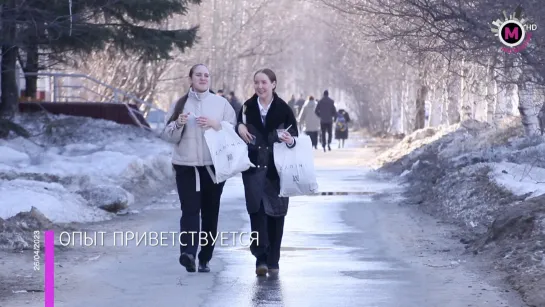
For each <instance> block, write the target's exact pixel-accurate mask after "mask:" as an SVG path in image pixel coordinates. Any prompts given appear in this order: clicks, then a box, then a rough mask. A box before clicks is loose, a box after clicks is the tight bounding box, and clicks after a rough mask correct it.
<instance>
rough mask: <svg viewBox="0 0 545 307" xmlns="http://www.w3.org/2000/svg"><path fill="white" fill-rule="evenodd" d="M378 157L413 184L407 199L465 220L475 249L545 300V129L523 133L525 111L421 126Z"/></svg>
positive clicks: (534, 298)
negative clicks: (494, 119)
mask: <svg viewBox="0 0 545 307" xmlns="http://www.w3.org/2000/svg"><path fill="white" fill-rule="evenodd" d="M377 162H378V163H379V165H381V167H380V169H381V170H384V171H387V172H391V173H394V174H395V175H398V176H399V178H402V179H403V180H405V182H406V183H407V184H408V188H407V190H406V192H405V196H406V197H407V198H406V201H405V203H406V204H410V205H416V206H418V207H419V208H421V209H422V210H423V211H424V212H426V213H429V214H432V215H433V216H435V217H436V218H438V219H440V220H442V221H444V222H447V223H451V224H454V225H457V226H459V232H458V233H456V234H455V235H456V236H457V237H459V238H460V241H461V242H462V243H464V244H467V245H466V248H467V250H468V251H470V252H473V253H474V254H475V255H480V256H482V257H485V258H484V259H485V261H487V262H491V263H493V265H494V267H495V268H497V269H500V270H502V271H504V272H505V273H506V274H507V281H508V282H509V283H511V284H512V285H513V287H514V288H515V289H517V290H518V291H520V293H521V294H522V295H523V298H524V299H525V301H526V302H527V303H528V304H529V305H530V306H545V295H544V293H545V283H544V282H543V281H545V256H544V252H543V242H545V227H543V225H544V224H545V137H544V136H539V135H538V136H531V137H526V136H524V129H523V127H522V125H521V124H520V119H519V118H515V119H514V120H512V121H506V122H503V123H500V124H498V125H489V124H487V123H482V122H477V121H465V122H462V123H459V124H456V125H451V126H441V127H436V128H426V129H422V130H419V131H416V132H415V133H413V134H411V135H408V136H406V137H405V138H404V139H403V140H402V141H401V142H399V143H398V144H396V146H394V147H393V148H391V149H390V150H388V151H386V152H384V153H383V154H382V155H380V156H379V157H378V158H377Z"/></svg>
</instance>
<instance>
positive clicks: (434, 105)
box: [430, 81, 443, 127]
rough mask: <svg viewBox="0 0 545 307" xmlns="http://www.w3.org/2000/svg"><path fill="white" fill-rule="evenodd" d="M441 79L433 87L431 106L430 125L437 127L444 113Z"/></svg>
mask: <svg viewBox="0 0 545 307" xmlns="http://www.w3.org/2000/svg"><path fill="white" fill-rule="evenodd" d="M440 84H441V81H438V82H437V83H436V85H435V86H434V87H433V91H432V94H431V95H430V97H431V101H430V102H431V108H430V127H437V126H439V125H441V114H442V113H443V110H442V109H443V102H442V101H441V96H442V93H441V86H440Z"/></svg>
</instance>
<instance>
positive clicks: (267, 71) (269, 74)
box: [254, 68, 278, 92]
mask: <svg viewBox="0 0 545 307" xmlns="http://www.w3.org/2000/svg"><path fill="white" fill-rule="evenodd" d="M259 73H262V74H264V75H265V76H267V78H269V81H271V83H273V82H278V81H276V74H275V73H274V71H272V70H270V69H269V68H263V69H260V70H258V71H256V72H255V74H254V79H255V76H257V74H259ZM275 91H276V85H275V86H274V89H273V92H275Z"/></svg>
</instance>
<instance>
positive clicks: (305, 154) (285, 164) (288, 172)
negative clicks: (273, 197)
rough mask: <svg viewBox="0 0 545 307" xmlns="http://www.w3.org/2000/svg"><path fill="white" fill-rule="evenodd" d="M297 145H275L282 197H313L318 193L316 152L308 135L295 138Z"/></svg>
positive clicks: (275, 160)
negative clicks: (315, 164)
mask: <svg viewBox="0 0 545 307" xmlns="http://www.w3.org/2000/svg"><path fill="white" fill-rule="evenodd" d="M295 141H296V145H295V147H293V148H288V147H287V146H286V144H285V143H275V144H274V147H273V150H274V165H275V166H276V170H277V171H278V175H279V176H280V194H279V196H281V197H291V196H303V195H312V194H316V193H317V192H318V181H317V180H316V171H315V170H314V150H313V147H312V142H311V140H310V137H309V136H308V135H300V136H298V137H295Z"/></svg>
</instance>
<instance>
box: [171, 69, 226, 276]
mask: <svg viewBox="0 0 545 307" xmlns="http://www.w3.org/2000/svg"><path fill="white" fill-rule="evenodd" d="M189 80H190V81H189V82H190V88H189V92H188V93H187V94H185V95H184V96H183V97H181V98H180V99H179V100H177V101H176V102H175V103H174V104H173V105H172V106H171V108H170V110H169V112H168V113H167V117H166V118H167V122H166V126H165V129H164V130H163V132H162V137H163V139H165V140H167V141H169V142H171V143H173V144H174V148H173V153H172V164H173V167H174V171H175V174H176V186H177V189H178V196H179V199H180V204H181V205H180V208H181V210H182V216H181V218H180V258H179V262H180V264H181V265H182V266H184V267H185V269H186V270H187V271H188V272H195V270H196V266H195V257H196V254H197V249H198V247H199V245H201V250H200V252H199V255H198V259H199V266H198V270H199V272H209V271H210V268H209V265H208V263H209V262H210V260H211V259H212V253H213V251H214V243H215V238H217V228H218V215H219V208H220V199H221V195H222V193H223V187H224V185H225V182H215V181H216V180H215V173H214V172H215V169H214V166H213V163H212V158H211V156H210V151H209V149H208V146H207V144H206V140H205V138H204V132H205V131H206V130H207V129H215V130H221V129H222V127H221V122H222V121H226V122H229V123H231V124H232V125H235V124H236V114H235V111H234V110H233V108H232V107H231V105H230V104H229V102H228V101H227V100H226V99H225V98H223V97H221V96H219V95H214V94H212V93H211V92H210V89H209V87H208V86H209V81H210V73H209V71H208V68H207V67H206V66H205V65H203V64H197V65H195V66H193V67H191V69H190V70H189ZM199 214H200V216H199ZM201 224H202V227H201ZM201 234H202V237H205V238H206V240H204V239H203V240H201ZM204 234H206V236H204Z"/></svg>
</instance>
